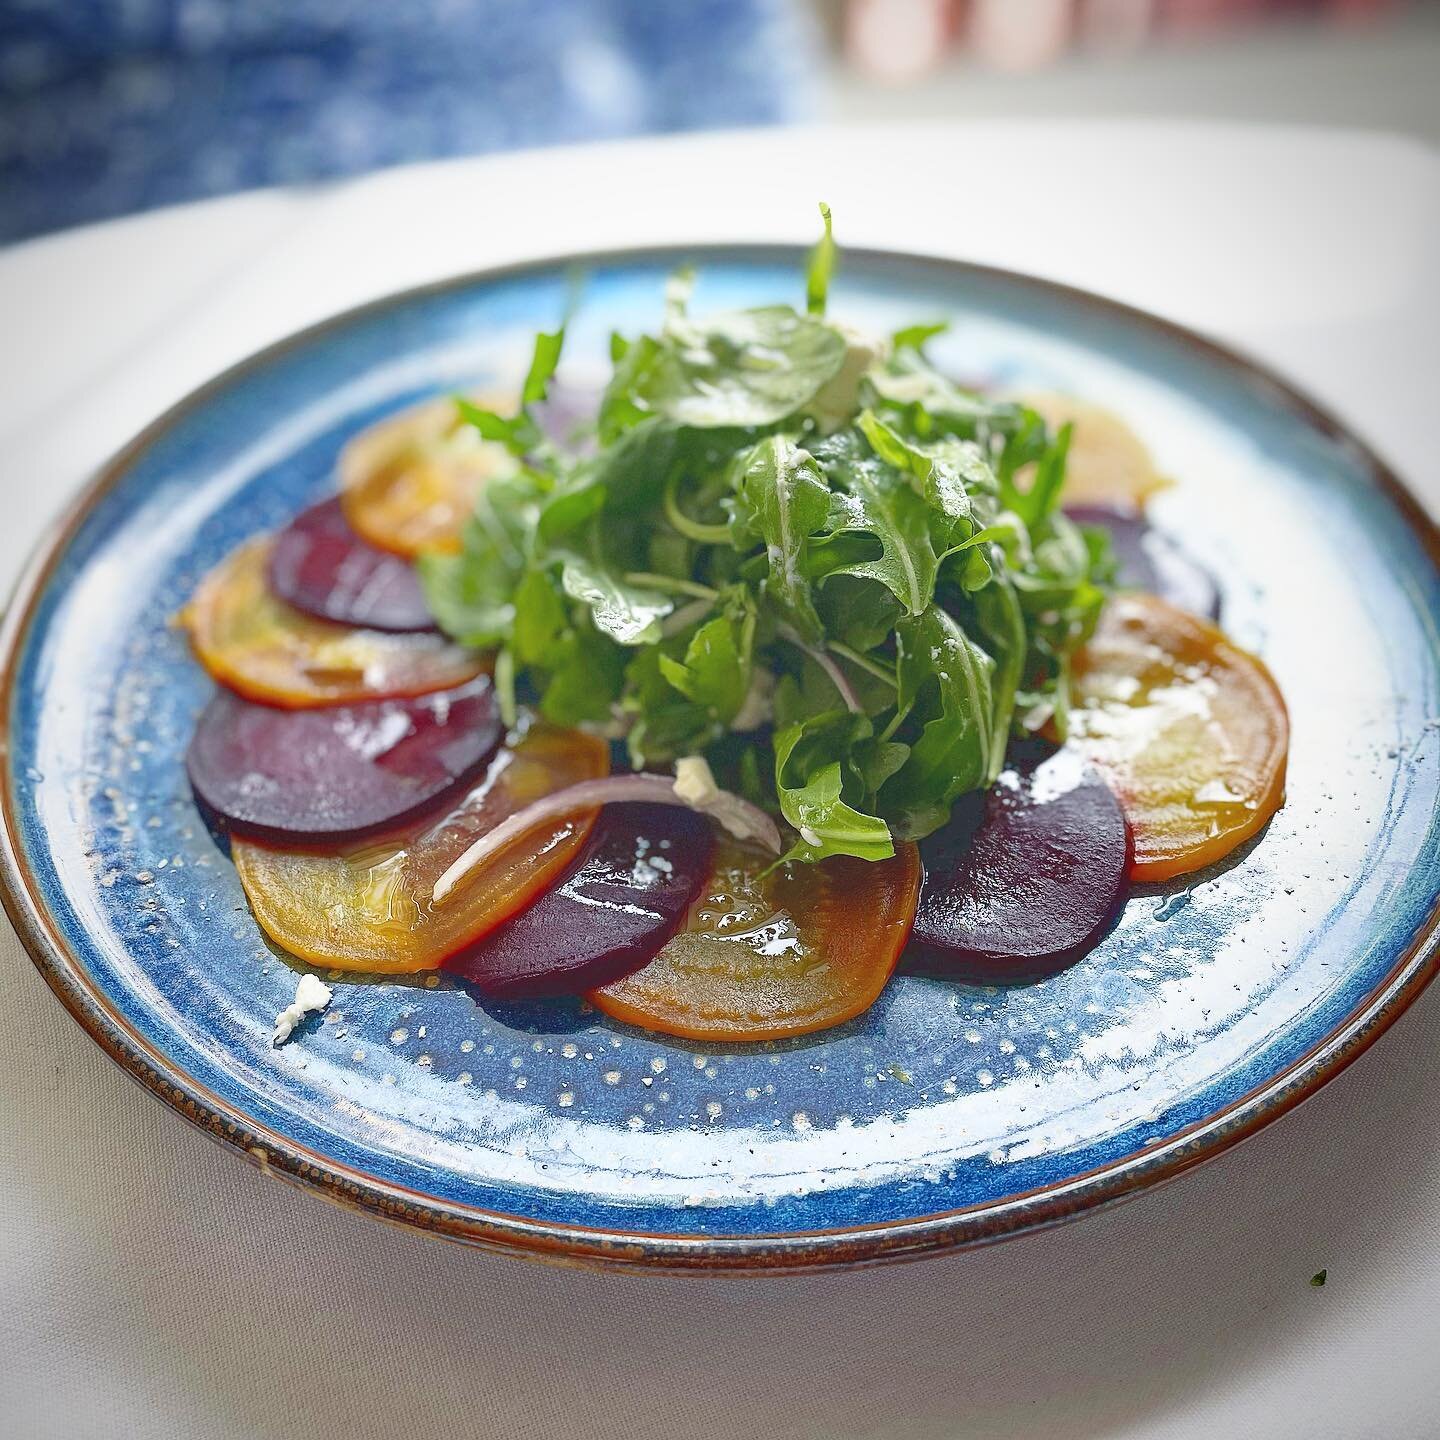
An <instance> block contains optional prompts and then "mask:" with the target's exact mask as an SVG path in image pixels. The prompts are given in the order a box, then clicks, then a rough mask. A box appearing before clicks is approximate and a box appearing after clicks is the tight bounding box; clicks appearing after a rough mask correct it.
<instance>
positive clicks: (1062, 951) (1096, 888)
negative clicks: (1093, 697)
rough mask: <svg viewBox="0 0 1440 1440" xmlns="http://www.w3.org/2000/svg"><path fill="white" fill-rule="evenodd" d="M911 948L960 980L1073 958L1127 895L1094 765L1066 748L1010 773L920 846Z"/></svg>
mask: <svg viewBox="0 0 1440 1440" xmlns="http://www.w3.org/2000/svg"><path fill="white" fill-rule="evenodd" d="M920 858H921V861H922V863H923V864H924V866H925V879H924V883H923V885H922V887H921V891H920V905H919V908H918V910H917V911H916V915H915V930H914V934H913V936H912V943H913V944H914V945H916V946H918V947H921V953H920V954H919V956H918V957H917V958H918V959H919V961H920V966H921V968H922V969H925V970H928V971H929V972H930V973H934V974H943V975H947V976H949V977H951V978H954V979H958V980H970V981H974V982H976V983H981V984H989V985H994V984H1006V983H1013V982H1018V981H1022V980H1034V979H1038V978H1039V977H1040V976H1042V975H1048V974H1052V973H1053V972H1054V971H1056V970H1059V969H1063V968H1064V966H1065V965H1066V964H1067V963H1069V962H1071V961H1073V960H1077V959H1079V958H1080V956H1081V955H1082V954H1083V953H1084V952H1085V951H1086V950H1087V949H1088V948H1089V947H1090V946H1091V945H1092V944H1094V942H1095V941H1096V940H1097V939H1098V938H1099V936H1100V934H1101V933H1102V932H1103V931H1104V929H1105V927H1106V926H1107V925H1108V924H1109V923H1110V921H1111V920H1112V919H1113V918H1114V916H1115V913H1116V911H1117V910H1118V909H1119V906H1120V902H1121V900H1122V899H1123V898H1124V895H1125V889H1126V881H1125V876H1126V871H1127V869H1128V867H1129V864H1130V832H1129V828H1128V827H1127V826H1126V823H1125V815H1124V812H1123V811H1122V810H1121V809H1120V803H1119V801H1118V800H1116V798H1115V796H1114V795H1113V794H1112V793H1111V791H1110V788H1109V786H1108V785H1106V784H1105V782H1104V781H1103V780H1102V779H1101V778H1100V776H1099V775H1098V774H1097V773H1096V771H1095V770H1093V769H1092V768H1091V767H1090V766H1088V765H1086V764H1085V763H1084V761H1082V760H1081V759H1079V758H1078V757H1077V756H1074V755H1071V754H1069V753H1068V752H1065V751H1061V752H1059V753H1058V754H1055V755H1052V756H1051V757H1050V758H1049V759H1048V760H1045V761H1043V762H1042V763H1041V764H1040V765H1038V766H1036V767H1033V768H1032V767H1026V768H1023V769H1015V770H1007V771H1006V772H1005V774H1004V775H1002V776H1001V777H1000V780H999V781H998V782H997V784H996V785H995V786H994V787H993V788H992V789H991V790H990V791H989V793H988V794H986V795H984V796H975V797H973V798H972V800H971V802H970V803H968V804H967V805H964V806H962V807H960V808H957V810H956V812H955V814H954V815H953V816H952V817H951V820H950V823H949V824H948V825H946V826H945V828H944V829H943V830H939V831H937V832H936V833H935V834H934V835H931V836H930V837H929V838H928V839H927V840H923V841H921V843H920Z"/></svg>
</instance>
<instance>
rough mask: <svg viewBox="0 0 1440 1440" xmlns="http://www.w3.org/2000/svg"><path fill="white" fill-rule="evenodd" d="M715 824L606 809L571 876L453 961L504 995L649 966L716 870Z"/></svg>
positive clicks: (582, 983)
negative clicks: (712, 867) (712, 862)
mask: <svg viewBox="0 0 1440 1440" xmlns="http://www.w3.org/2000/svg"><path fill="white" fill-rule="evenodd" d="M714 848H715V837H714V834H713V832H712V830H711V827H710V822H709V821H708V820H707V819H705V818H704V816H702V815H697V814H696V813H695V812H694V811H693V810H682V809H678V808H677V807H675V806H673V805H607V806H606V807H605V808H604V809H603V810H602V811H601V812H600V818H599V820H597V821H596V822H595V829H594V830H593V831H592V832H591V835H590V840H589V843H588V844H587V846H586V849H585V853H584V855H583V856H582V857H581V859H580V861H579V863H578V864H577V865H576V867H575V868H574V869H573V870H572V871H571V872H570V875H569V878H568V879H566V880H565V881H564V882H563V883H561V884H560V885H557V886H556V887H555V889H553V890H551V891H549V892H548V893H547V894H545V895H542V896H541V897H540V899H538V900H537V901H536V902H535V903H534V904H533V905H531V906H530V908H529V909H528V910H525V911H522V912H521V913H520V914H519V915H517V916H516V917H515V918H514V919H513V920H511V921H509V922H508V923H507V924H505V925H502V926H501V927H500V929H498V930H496V931H493V932H492V933H491V934H490V935H488V936H486V938H485V939H484V940H482V941H481V942H480V944H479V945H477V946H476V947H475V948H473V949H471V950H468V951H466V952H464V953H463V954H460V955H457V956H455V957H454V958H453V959H450V960H447V961H446V962H445V965H444V968H445V969H446V970H449V971H451V972H453V973H454V974H456V975H459V976H461V977H462V978H463V979H466V980H469V981H470V982H471V983H472V984H474V985H475V986H476V987H477V988H478V989H479V990H480V991H481V993H482V994H484V995H486V996H488V997H490V998H491V999H495V1000H530V999H538V998H540V997H541V996H547V995H578V994H581V993H583V992H584V991H587V990H594V989H596V988H597V987H599V986H601V985H609V984H611V983H612V982H613V981H615V980H619V979H621V978H622V977H623V976H626V975H630V974H633V973H634V972H635V971H636V970H639V969H640V968H641V967H642V966H644V965H648V964H649V963H650V961H651V960H653V959H654V958H655V956H656V955H657V954H659V952H660V950H661V948H662V947H663V946H664V945H665V943H666V941H668V940H669V939H670V937H671V936H672V935H673V934H674V933H675V932H676V931H677V930H678V929H679V928H680V926H681V924H683V923H684V920H685V915H686V912H687V911H688V910H689V909H690V906H691V904H692V903H693V901H694V900H695V897H696V895H698V894H699V892H700V887H701V886H702V885H703V884H704V882H705V880H706V879H707V878H708V876H709V874H710V859H711V855H712V853H713V851H714Z"/></svg>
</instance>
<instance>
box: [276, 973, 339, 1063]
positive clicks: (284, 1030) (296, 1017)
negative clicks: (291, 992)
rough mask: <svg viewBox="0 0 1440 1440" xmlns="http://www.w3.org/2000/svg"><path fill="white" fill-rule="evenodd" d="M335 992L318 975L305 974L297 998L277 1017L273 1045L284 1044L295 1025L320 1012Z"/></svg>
mask: <svg viewBox="0 0 1440 1440" xmlns="http://www.w3.org/2000/svg"><path fill="white" fill-rule="evenodd" d="M334 994H335V992H334V991H333V990H331V988H330V987H329V986H328V985H327V984H325V982H324V981H323V980H321V979H319V978H318V977H316V976H314V975H310V974H305V975H302V976H301V977H300V983H299V984H298V985H297V986H296V987H295V999H294V1000H293V1001H292V1002H291V1003H290V1004H289V1005H287V1006H286V1007H285V1008H284V1009H283V1010H282V1011H281V1012H280V1013H279V1014H278V1015H277V1016H276V1017H275V1033H274V1034H273V1035H272V1036H271V1037H270V1043H271V1044H272V1045H283V1044H284V1043H285V1042H286V1041H287V1040H288V1039H289V1038H290V1036H291V1034H292V1033H293V1031H294V1029H295V1027H296V1026H297V1025H298V1024H299V1023H300V1022H301V1021H302V1020H303V1019H304V1018H305V1017H306V1016H307V1015H312V1014H318V1013H319V1012H320V1011H321V1010H323V1009H324V1008H325V1007H326V1006H327V1005H328V1004H329V1003H330V1001H331V1000H332V999H333V998H334Z"/></svg>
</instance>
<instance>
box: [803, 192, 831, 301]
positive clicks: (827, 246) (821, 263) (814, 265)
mask: <svg viewBox="0 0 1440 1440" xmlns="http://www.w3.org/2000/svg"><path fill="white" fill-rule="evenodd" d="M820 218H821V219H822V220H823V221H824V222H825V233H824V234H823V235H822V236H821V237H820V242H819V244H817V245H816V246H815V248H814V249H813V250H812V251H811V252H810V268H809V270H808V271H807V272H806V275H805V308H806V310H808V311H809V312H810V314H812V315H823V314H824V313H825V300H826V297H827V296H828V295H829V293H830V277H831V275H832V274H833V273H834V271H835V232H834V229H833V228H832V225H831V221H830V207H829V206H828V205H827V204H826V203H825V202H824V201H823V200H822V201H821V202H820Z"/></svg>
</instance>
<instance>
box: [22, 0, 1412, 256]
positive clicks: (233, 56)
mask: <svg viewBox="0 0 1440 1440" xmlns="http://www.w3.org/2000/svg"><path fill="white" fill-rule="evenodd" d="M1437 75H1440V5H1437V4H1436V3H1434V0H0V243H3V242H4V241H5V240H14V239H18V238H21V237H24V236H28V235H34V234H38V233H40V232H42V231H45V230H51V229H58V228H61V227H64V226H67V225H74V224H78V223H81V222H84V221H87V220H98V219H102V218H105V217H107V216H112V215H121V214H127V213H129V212H131V211H136V210H145V209H149V208H151V207H153V206H156V205H164V204H169V203H171V202H174V201H178V200H188V199H194V198H198V197H202V196H207V195H218V194H223V193H226V192H229V191H232V190H242V189H248V188H252V187H255V186H262V185H295V184H304V183H310V182H314V181H320V180H326V179H330V178H334V177H339V176H345V175H353V174H356V173H359V172H362V171H367V170H373V169H378V168H380V167H382V166H386V165H392V164H396V163H399V162H402V161H406V160H424V159H433V158H437V157H442V156H452V155H468V154H479V153H481V152H484V151H489V150H501V149H513V148H516V147H521V146H535V145H546V144H552V143H556V142H561V141H569V140H587V139H603V138H613V137H618V136H626V135H636V134H642V133H655V132H657V131H671V130H692V129H707V128H715V127H730V126H739V125H764V124H775V123H781V122H785V121H789V120H796V119H805V118H831V119H840V120H870V119H883V120H893V119H914V118H919V117H925V118H936V117H944V118H957V117H964V116H991V115H1004V116H1034V115H1054V114H1065V115H1075V116H1082V115H1104V116H1120V115H1132V116H1176V115H1190V116H1203V117H1214V118H1225V119H1231V120H1234V119H1252V120H1287V121H1305V122H1312V123H1325V124H1346V125H1354V126H1367V127H1372V128H1384V129H1393V130H1400V131H1405V132H1408V133H1411V134H1417V133H1418V134H1422V135H1424V136H1425V137H1426V138H1428V139H1430V140H1432V141H1434V140H1436V139H1440V118H1437V117H1440V107H1437V105H1436V104H1435V102H1434V97H1435V93H1436V89H1437V79H1436V77H1437ZM577 223H581V217H577Z"/></svg>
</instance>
